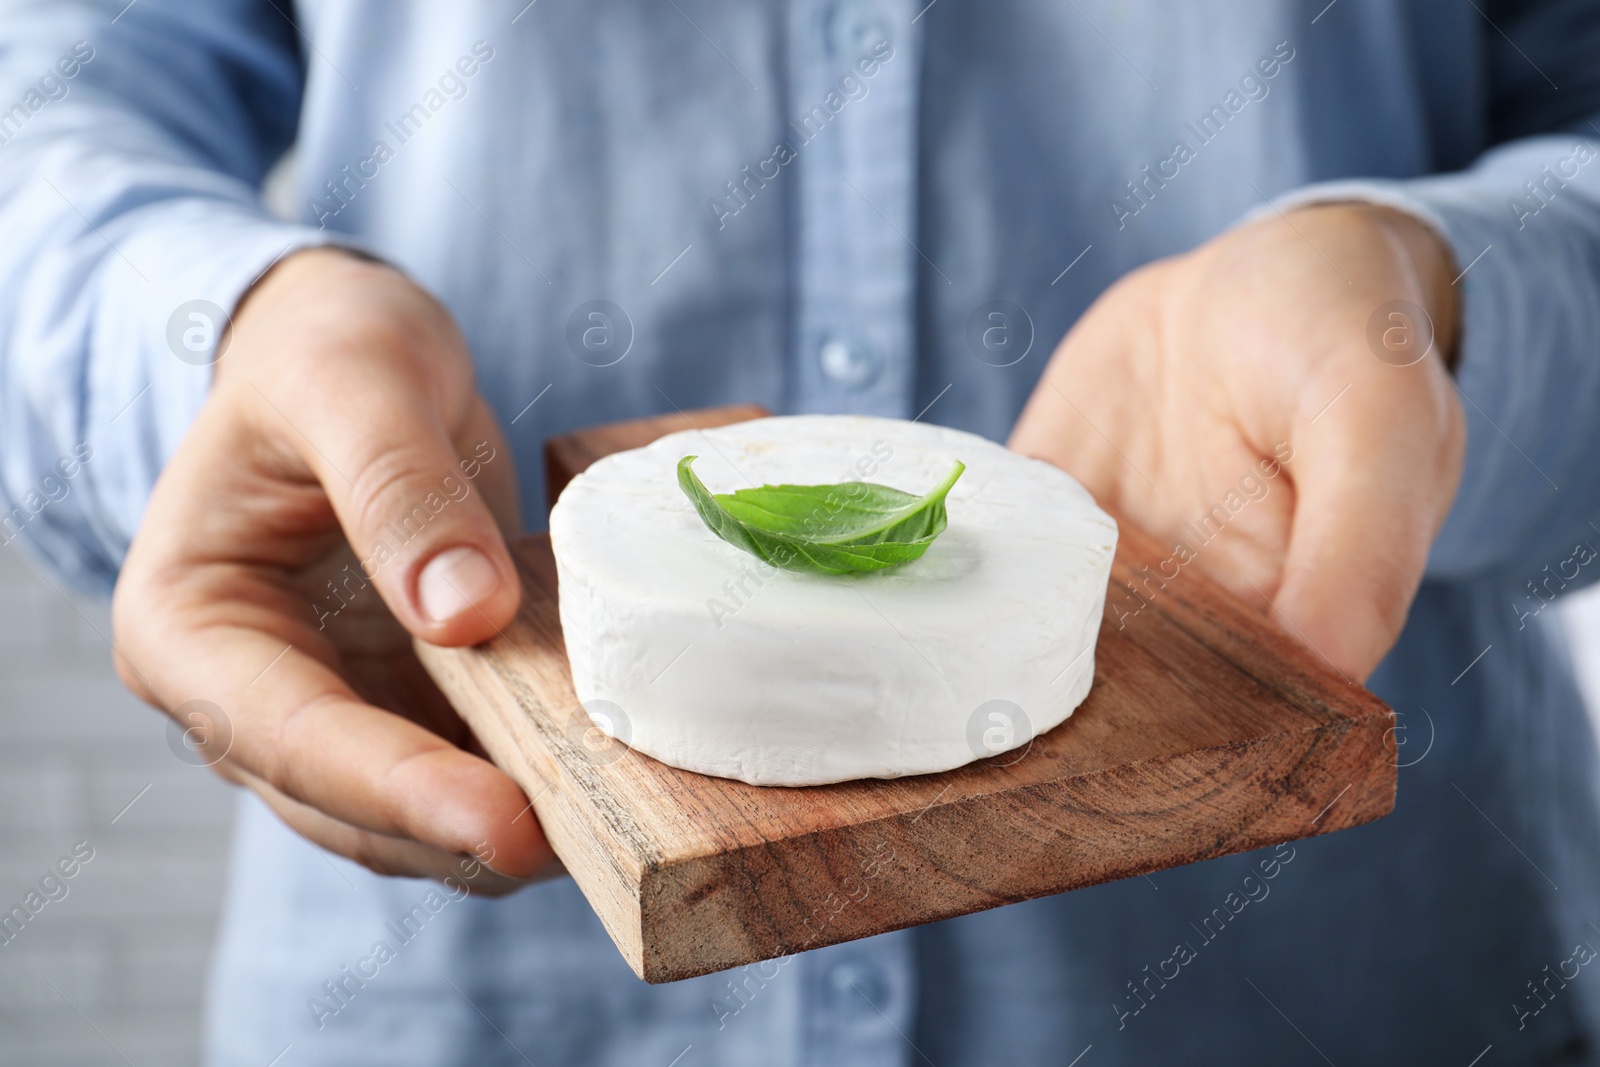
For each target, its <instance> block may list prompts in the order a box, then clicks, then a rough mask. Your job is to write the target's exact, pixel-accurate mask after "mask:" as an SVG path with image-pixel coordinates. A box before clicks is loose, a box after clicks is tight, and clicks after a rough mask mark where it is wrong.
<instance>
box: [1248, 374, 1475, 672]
mask: <svg viewBox="0 0 1600 1067" xmlns="http://www.w3.org/2000/svg"><path fill="white" fill-rule="evenodd" d="M1361 384H1365V385H1366V386H1367V388H1368V389H1374V390H1380V389H1382V386H1380V385H1377V384H1376V383H1373V382H1370V381H1369V382H1366V383H1357V387H1358V388H1359V387H1360V385H1361ZM1352 399H1354V398H1352ZM1413 399H1415V398H1413ZM1429 406H1432V405H1426V404H1422V405H1419V404H1415V403H1405V402H1404V401H1403V399H1402V397H1400V396H1396V395H1394V394H1389V395H1385V396H1384V397H1383V398H1382V399H1380V400H1377V402H1376V403H1370V404H1367V405H1357V404H1350V405H1349V410H1348V411H1347V412H1345V413H1344V414H1345V415H1346V419H1345V420H1332V419H1330V420H1327V422H1326V423H1325V425H1323V426H1310V427H1307V428H1306V430H1307V431H1316V432H1312V433H1307V432H1303V434H1302V438H1301V442H1300V445H1299V447H1297V448H1296V454H1295V456H1294V458H1293V459H1292V461H1291V462H1290V463H1289V464H1288V468H1287V469H1288V470H1289V471H1290V474H1291V477H1292V478H1293V479H1294V487H1295V512H1294V518H1293V521H1292V524H1291V528H1290V532H1289V546H1288V551H1287V553H1286V556H1285V560H1284V569H1283V580H1282V583H1281V584H1280V586H1279V588H1278V590H1277V595H1276V596H1275V597H1274V598H1273V609H1274V611H1273V615H1274V617H1275V618H1276V619H1277V621H1278V622H1279V623H1280V624H1281V625H1282V626H1283V627H1284V629H1286V630H1287V631H1288V632H1289V633H1290V634H1292V635H1294V636H1295V637H1298V638H1299V639H1300V640H1301V641H1302V642H1304V643H1305V644H1307V645H1310V646H1311V648H1312V649H1313V651H1314V652H1315V653H1316V654H1317V655H1318V656H1319V657H1321V658H1322V659H1324V660H1325V661H1326V662H1328V663H1329V664H1330V665H1332V666H1333V667H1334V669H1335V670H1337V671H1339V672H1340V673H1341V674H1343V675H1345V677H1346V678H1347V679H1349V680H1351V681H1356V682H1362V681H1365V680H1366V678H1367V676H1368V675H1370V674H1371V673H1372V671H1373V670H1374V669H1376V667H1377V666H1378V664H1379V663H1380V662H1381V661H1382V660H1383V657H1384V656H1386V655H1387V654H1388V652H1389V650H1390V649H1391V648H1392V647H1394V643H1395V642H1396V641H1397V640H1399V637H1400V631H1401V629H1402V628H1403V627H1404V626H1405V621H1406V616H1407V614H1408V613H1409V612H1410V609H1411V602H1412V600H1413V599H1414V598H1415V596H1416V593H1417V589H1418V587H1419V586H1420V585H1421V583H1422V575H1423V570H1424V568H1425V566H1426V565H1427V560H1428V551H1429V549H1430V548H1431V546H1432V544H1433V538H1434V536H1435V535H1436V534H1437V533H1438V530H1439V527H1440V525H1441V524H1442V523H1443V521H1444V517H1445V513H1446V511H1447V510H1448V508H1449V504H1450V500H1451V498H1452V497H1453V495H1454V491H1455V485H1456V482H1457V481H1458V479H1459V477H1460V440H1459V428H1458V427H1456V426H1455V425H1454V423H1453V422H1452V421H1451V419H1450V413H1449V411H1447V410H1443V406H1442V405H1440V406H1439V408H1440V410H1439V411H1438V412H1437V415H1438V417H1433V416H1434V415H1435V413H1434V412H1426V408H1427V407H1429ZM1419 408H1420V409H1422V410H1421V411H1419ZM1424 412H1426V413H1424Z"/></svg>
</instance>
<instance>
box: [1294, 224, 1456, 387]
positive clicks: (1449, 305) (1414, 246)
mask: <svg viewBox="0 0 1600 1067" xmlns="http://www.w3.org/2000/svg"><path fill="white" fill-rule="evenodd" d="M1309 213H1318V214H1323V215H1329V216H1334V217H1335V219H1336V225H1345V226H1363V227H1367V228H1368V229H1369V230H1376V231H1377V233H1378V234H1379V235H1380V236H1381V237H1382V239H1383V241H1384V242H1385V243H1386V244H1387V245H1388V247H1389V249H1390V252H1391V253H1392V254H1393V256H1394V257H1395V259H1396V261H1397V262H1399V263H1400V264H1401V266H1402V273H1403V274H1404V275H1405V276H1406V277H1407V278H1408V280H1409V281H1410V284H1411V288H1412V290H1413V293H1412V294H1411V295H1414V297H1415V299H1416V301H1417V302H1418V303H1419V304H1421V305H1422V308H1423V310H1424V311H1426V312H1427V313H1428V318H1429V320H1430V322H1431V323H1432V325H1433V344H1434V348H1435V350H1437V352H1438V353H1439V356H1440V359H1441V360H1442V362H1443V363H1444V366H1445V368H1446V369H1447V370H1451V371H1454V369H1455V365H1456V356H1457V347H1458V340H1459V338H1460V335H1461V295H1460V290H1459V289H1458V288H1457V286H1456V284H1455V282H1456V279H1457V278H1458V277H1459V276H1460V267H1459V266H1458V265H1457V263H1456V261H1455V255H1454V253H1453V252H1452V250H1451V248H1450V246H1449V245H1448V244H1447V243H1446V242H1445V239H1444V237H1443V236H1442V235H1441V234H1440V233H1439V231H1438V230H1436V229H1434V228H1433V227H1432V226H1430V225H1429V224H1428V223H1427V222H1425V221H1423V220H1422V219H1421V218H1419V217H1418V216H1416V215H1413V214H1411V213H1410V212H1407V211H1402V210H1400V209H1398V208H1394V207H1389V206H1387V205H1383V204H1368V203H1358V202H1344V203H1333V204H1318V205H1313V206H1309V207H1305V208H1300V209H1297V210H1294V211H1291V212H1290V214H1291V215H1292V216H1297V217H1298V216H1299V215H1301V214H1309ZM1330 221H1332V220H1330Z"/></svg>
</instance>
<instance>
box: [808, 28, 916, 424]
mask: <svg viewBox="0 0 1600 1067" xmlns="http://www.w3.org/2000/svg"><path fill="white" fill-rule="evenodd" d="M790 12H791V14H790V44H789V47H790V66H789V69H790V72H791V73H790V87H789V124H788V129H787V130H786V135H787V136H788V137H789V139H790V144H791V145H793V146H794V150H795V155H796V161H795V163H794V166H795V168H796V170H795V174H796V178H797V180H798V183H797V184H798V188H797V191H796V194H795V196H796V204H797V207H798V210H797V212H796V218H797V225H796V234H795V257H796V269H795V279H796V284H795V295H796V300H795V317H794V335H793V344H794V345H795V351H796V354H797V358H796V362H795V365H796V375H795V377H796V385H797V390H796V407H797V408H799V409H800V410H802V411H835V412H859V413H866V414H883V415H901V416H906V415H909V414H910V410H909V409H910V406H911V402H912V388H913V384H914V373H913V370H914V369H913V367H912V359H913V355H914V350H915V348H914V336H913V327H914V312H915V286H916V278H917V268H916V263H917V257H916V252H915V249H914V248H913V247H912V246H911V245H910V243H909V242H910V240H911V233H912V230H913V227H914V219H915V166H916V158H915V157H916V131H915V127H916V92H917V77H916V66H917V62H916V58H915V54H916V42H915V38H916V30H915V27H914V26H913V25H912V23H911V19H912V18H913V17H914V15H915V11H914V10H913V8H912V6H911V5H910V4H907V3H902V2H900V0H839V2H837V3H821V2H812V3H806V2H799V3H795V4H793V5H792V6H791V8H790Z"/></svg>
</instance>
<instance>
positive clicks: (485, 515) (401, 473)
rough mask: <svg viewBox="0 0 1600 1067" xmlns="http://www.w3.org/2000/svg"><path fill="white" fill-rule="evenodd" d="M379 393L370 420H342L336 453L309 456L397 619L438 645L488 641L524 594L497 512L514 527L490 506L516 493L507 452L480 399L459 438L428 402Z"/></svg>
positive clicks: (502, 508)
mask: <svg viewBox="0 0 1600 1067" xmlns="http://www.w3.org/2000/svg"><path fill="white" fill-rule="evenodd" d="M376 392H377V393H379V394H380V396H376V397H374V396H370V395H369V397H368V399H367V401H366V402H364V403H363V404H362V407H363V409H365V410H366V411H367V413H368V417H366V418H360V417H358V418H349V417H346V418H343V419H338V420H335V421H336V424H337V427H338V428H337V429H336V430H335V431H334V434H333V440H332V442H331V445H332V447H331V448H330V449H329V450H328V451H327V453H326V454H322V453H319V452H317V451H315V450H313V453H312V454H311V455H309V456H308V457H307V461H308V462H309V463H310V464H311V465H312V467H313V469H314V470H316V471H317V472H318V475H319V478H320V480H321V482H322V485H323V487H324V490H325V491H326V493H327V495H328V499H329V501H330V503H331V504H332V505H333V509H334V512H335V514H336V515H337V517H338V519H339V524H340V526H342V527H343V529H344V532H345V536H346V538H347V539H348V540H349V542H350V545H351V547H352V548H353V549H354V550H355V553H356V556H357V558H358V559H359V560H360V568H361V573H362V577H364V578H365V579H366V580H367V581H370V582H372V583H373V584H374V585H375V586H376V587H377V588H378V591H379V593H380V595H381V596H382V597H383V599H384V602H385V603H386V604H388V606H389V609H390V610H391V611H392V612H393V613H394V615H395V617H396V618H397V619H399V620H400V622H401V624H402V625H404V626H405V628H406V629H407V630H409V631H410V632H411V633H412V634H414V635H415V636H417V637H420V638H422V639H423V640H425V641H428V642H430V643H432V644H437V645H467V644H476V643H478V642H480V641H486V640H488V639H490V638H492V637H494V636H495V634H496V633H498V632H499V631H500V630H501V629H503V628H504V627H505V626H506V625H507V624H509V623H510V621H511V618H512V616H513V615H514V614H515V613H516V610H517V604H518V601H519V600H520V598H521V586H520V584H519V582H518V579H517V572H516V568H515V566H514V565H513V563H512V561H511V556H510V553H509V552H508V551H507V549H506V544H505V539H504V537H503V536H502V534H501V529H500V526H499V525H498V524H497V523H496V512H497V511H498V512H500V513H501V516H502V518H503V519H506V520H508V521H514V520H513V519H512V518H511V514H510V512H511V511H512V510H514V508H513V507H508V506H506V504H505V502H504V501H498V500H491V499H490V495H491V494H493V495H497V496H509V495H511V494H510V493H508V492H506V491H505V490H506V489H507V488H508V487H509V486H510V485H512V484H514V481H513V478H512V472H511V470H510V465H511V462H512V460H511V455H510V451H509V449H508V448H507V447H506V445H505V441H504V439H503V437H502V436H501V435H500V432H499V428H498V427H497V426H496V424H495V421H494V417H493V416H492V415H491V414H490V413H489V410H488V408H487V406H486V405H484V404H483V402H482V400H481V399H479V398H478V397H476V396H473V397H472V399H471V400H470V401H469V402H468V407H469V413H468V416H467V417H466V419H465V420H464V422H465V427H464V429H462V430H461V431H460V432H458V433H457V434H455V435H452V434H451V433H450V431H449V429H448V428H447V427H446V425H445V424H444V421H443V418H442V416H441V415H440V414H439V413H438V412H437V411H436V410H432V409H433V404H432V403H431V402H430V401H429V399H428V398H424V397H415V396H413V397H407V396H404V395H398V396H397V395H395V393H394V392H389V395H388V396H387V398H386V399H387V403H384V402H381V401H382V400H383V399H385V398H383V397H382V396H381V394H383V393H385V392H387V390H385V389H384V388H382V387H379V389H378V390H376ZM375 401H379V402H377V403H374V402H375ZM496 464H498V465H499V468H502V469H492V468H495V465H496ZM329 467H335V469H333V470H328V469H327V468H329ZM497 488H498V489H500V490H502V491H501V492H499V493H494V490H495V489H497ZM486 491H488V492H486Z"/></svg>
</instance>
